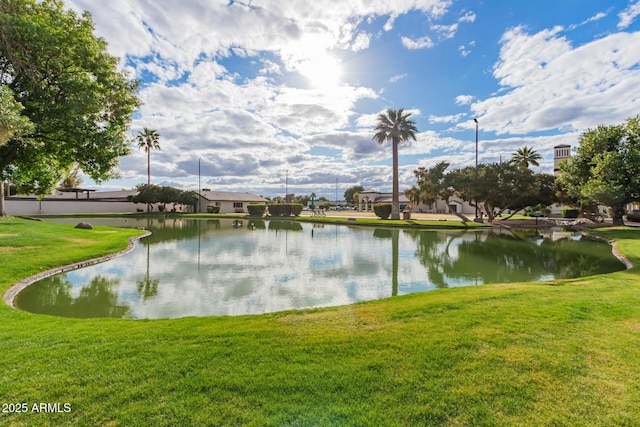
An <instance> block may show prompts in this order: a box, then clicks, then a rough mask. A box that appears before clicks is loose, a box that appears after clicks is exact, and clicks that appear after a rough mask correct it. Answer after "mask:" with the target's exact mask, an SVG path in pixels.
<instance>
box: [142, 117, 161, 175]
mask: <svg viewBox="0 0 640 427" xmlns="http://www.w3.org/2000/svg"><path fill="white" fill-rule="evenodd" d="M159 138H160V134H159V133H158V132H156V131H155V130H153V129H149V128H144V129H143V130H142V131H140V132H138V136H137V137H136V139H137V140H138V148H143V149H144V151H146V152H147V184H151V150H159V149H160V144H159V143H158V139H159Z"/></svg>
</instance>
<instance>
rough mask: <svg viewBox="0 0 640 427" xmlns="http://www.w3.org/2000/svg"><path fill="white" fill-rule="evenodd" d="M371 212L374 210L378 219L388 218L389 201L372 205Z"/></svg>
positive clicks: (389, 212) (389, 210) (389, 213)
mask: <svg viewBox="0 0 640 427" xmlns="http://www.w3.org/2000/svg"><path fill="white" fill-rule="evenodd" d="M373 212H375V214H376V215H377V216H379V217H380V219H388V218H389V216H390V215H391V203H378V204H376V205H373Z"/></svg>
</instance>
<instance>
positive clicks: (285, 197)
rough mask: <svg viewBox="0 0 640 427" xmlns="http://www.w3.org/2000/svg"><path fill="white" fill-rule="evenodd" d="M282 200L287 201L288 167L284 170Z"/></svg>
mask: <svg viewBox="0 0 640 427" xmlns="http://www.w3.org/2000/svg"><path fill="white" fill-rule="evenodd" d="M284 174H285V175H284V202H285V203H288V202H289V169H287V170H286V171H285V172H284Z"/></svg>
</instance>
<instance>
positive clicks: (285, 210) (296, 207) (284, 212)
mask: <svg viewBox="0 0 640 427" xmlns="http://www.w3.org/2000/svg"><path fill="white" fill-rule="evenodd" d="M268 208H269V215H271V216H298V215H300V212H302V208H303V206H302V205H301V204H300V203H280V204H277V205H268Z"/></svg>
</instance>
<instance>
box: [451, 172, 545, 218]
mask: <svg viewBox="0 0 640 427" xmlns="http://www.w3.org/2000/svg"><path fill="white" fill-rule="evenodd" d="M446 181H447V185H448V186H451V187H453V188H454V189H455V192H456V193H457V194H458V196H459V197H460V198H461V199H462V200H465V201H467V202H468V203H469V204H472V206H474V205H473V203H475V201H476V200H477V201H478V203H482V204H483V206H484V212H485V214H486V215H487V217H488V220H489V222H492V221H493V220H494V218H495V217H496V216H497V215H500V214H502V213H504V212H505V211H507V210H511V211H512V213H514V214H515V213H516V212H518V211H520V210H522V209H524V208H526V207H527V206H534V205H543V206H548V205H550V204H552V203H553V202H554V201H555V185H554V177H553V176H552V175H548V174H534V173H533V172H532V171H531V170H530V169H528V168H523V167H522V166H521V165H518V164H515V163H492V164H481V165H479V166H478V169H477V176H476V168H475V167H472V166H469V167H466V168H463V169H458V170H456V171H453V172H451V173H449V174H448V175H447V177H446Z"/></svg>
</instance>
